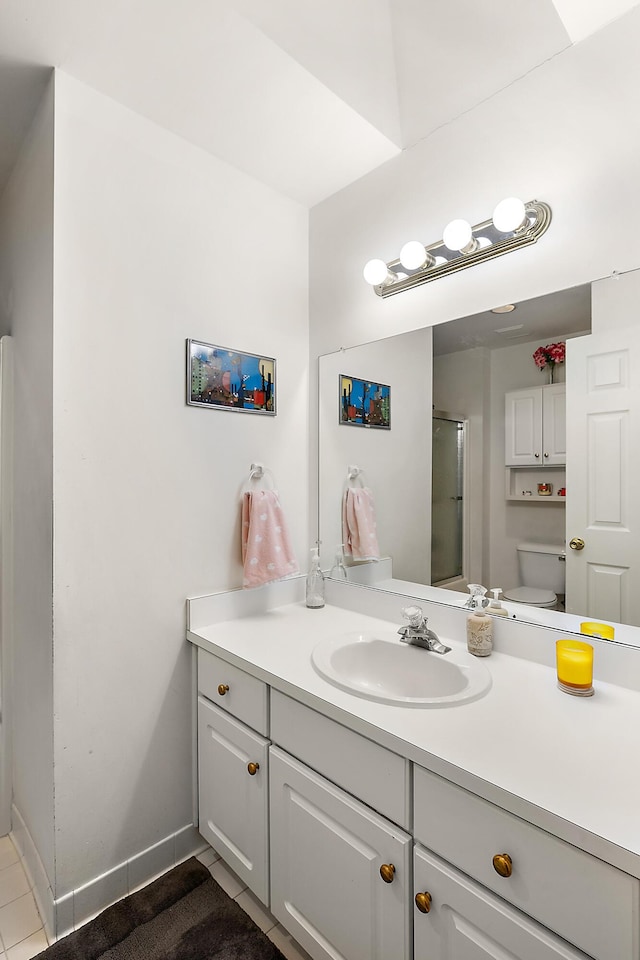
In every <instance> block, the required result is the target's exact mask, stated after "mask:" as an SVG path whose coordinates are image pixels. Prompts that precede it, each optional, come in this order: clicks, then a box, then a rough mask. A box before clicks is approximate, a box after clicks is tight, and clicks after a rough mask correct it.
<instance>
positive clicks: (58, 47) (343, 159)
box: [0, 0, 639, 206]
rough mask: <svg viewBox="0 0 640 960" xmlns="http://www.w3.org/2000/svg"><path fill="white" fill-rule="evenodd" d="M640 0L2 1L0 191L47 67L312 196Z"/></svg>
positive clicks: (275, 184)
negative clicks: (59, 70) (489, 0)
mask: <svg viewBox="0 0 640 960" xmlns="http://www.w3.org/2000/svg"><path fill="white" fill-rule="evenodd" d="M638 2H639V0H517V2H515V3H514V0H491V3H478V0H440V2H438V3H436V2H435V0H181V2H180V3H176V2H175V0H110V2H109V3H108V4H105V3H104V2H98V0H0V190H1V189H2V187H3V186H4V183H5V182H6V179H7V176H8V174H9V172H10V170H11V168H12V165H13V163H14V162H15V158H16V155H17V151H18V150H19V147H20V144H21V142H22V139H23V137H24V135H25V132H26V130H27V129H28V126H29V123H30V121H31V119H32V117H33V115H34V112H35V109H36V106H37V104H38V102H39V99H40V97H41V96H42V93H43V91H44V88H45V86H46V83H47V80H48V77H49V75H50V71H51V68H52V67H56V68H59V69H61V70H63V71H65V72H66V73H69V74H70V75H72V76H73V77H75V78H76V79H78V80H80V81H82V82H84V83H86V84H88V85H89V86H91V87H93V88H95V89H96V90H98V91H100V92H101V93H103V94H105V95H106V96H109V97H111V98H113V99H114V100H117V101H119V102H120V103H122V104H123V105H125V106H126V107H129V108H131V109H132V110H135V111H136V112H138V113H140V114H142V115H143V116H145V117H147V118H148V119H150V120H152V121H154V122H156V123H158V124H159V125H161V126H163V127H165V128H167V129H169V130H171V131H173V132H174V133H176V134H178V135H179V136H181V137H184V138H185V139H186V140H188V141H190V142H192V143H194V144H196V145H197V146H199V147H201V148H202V149H204V150H206V151H208V152H209V153H211V154H213V155H215V156H216V157H218V158H220V159H222V160H224V161H226V162H228V163H230V164H232V165H233V166H234V167H236V168H238V169H240V170H243V171H244V172H246V173H247V174H249V175H251V176H253V177H255V178H256V179H258V180H260V181H262V182H263V183H265V184H267V185H268V186H270V187H272V188H273V189H275V190H277V191H278V192H279V193H282V194H284V195H285V196H288V197H291V198H292V199H294V200H296V201H298V202H300V203H302V204H304V205H305V206H313V205H314V204H316V203H318V202H319V201H321V200H323V199H324V198H325V197H327V196H330V195H331V194H333V193H335V192H337V191H338V190H340V189H342V188H343V187H345V186H346V185H348V184H349V183H351V182H353V181H354V180H356V179H358V178H359V177H361V176H363V175H364V174H366V173H367V172H369V171H370V170H372V169H374V168H375V167H377V166H379V165H380V164H382V163H384V162H385V161H386V160H388V159H390V158H391V157H393V156H396V155H397V154H398V153H399V152H400V151H401V150H402V149H404V148H407V147H409V146H411V145H412V144H414V143H416V142H417V141H419V140H422V139H424V138H425V137H428V136H429V134H430V133H431V132H432V131H434V130H435V129H436V128H438V127H439V126H441V125H443V124H446V123H449V122H451V120H453V119H454V118H456V117H457V116H459V115H460V114H462V113H464V112H466V111H468V110H471V109H472V108H473V107H474V106H475V105H477V104H478V103H480V102H481V101H483V100H486V99H487V98H489V97H491V96H493V95H495V94H496V93H497V92H498V91H499V90H501V89H503V88H504V87H506V86H508V85H509V84H511V83H513V82H514V81H515V80H516V79H518V77H521V76H523V75H524V74H526V73H528V72H530V71H531V70H533V69H535V68H536V67H537V66H538V65H539V64H542V63H543V62H544V61H546V60H548V59H550V58H552V57H554V56H558V55H560V54H561V53H562V51H563V50H566V49H567V48H568V47H570V46H571V45H572V44H573V43H577V42H580V40H582V39H583V38H585V37H586V36H589V35H590V34H591V33H593V32H595V31H596V30H598V29H600V28H601V27H603V26H604V25H605V24H606V23H608V22H611V21H612V20H614V19H616V18H618V17H619V16H621V15H622V14H624V13H625V12H627V10H629V9H630V8H631V7H634V6H636V5H637V4H638Z"/></svg>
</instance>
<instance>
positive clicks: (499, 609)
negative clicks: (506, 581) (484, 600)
mask: <svg viewBox="0 0 640 960" xmlns="http://www.w3.org/2000/svg"><path fill="white" fill-rule="evenodd" d="M491 593H492V594H493V600H489V606H488V607H487V613H490V614H492V616H494V617H508V616H509V611H508V610H505V608H504V607H503V606H502V604H501V603H500V600H499V599H498V598H499V597H500V594H501V593H502V587H492V588H491Z"/></svg>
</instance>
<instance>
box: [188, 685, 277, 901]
mask: <svg viewBox="0 0 640 960" xmlns="http://www.w3.org/2000/svg"><path fill="white" fill-rule="evenodd" d="M268 748H269V741H268V740H265V739H264V737H260V736H258V734H257V733H254V732H253V731H252V730H250V729H249V728H248V727H245V725H244V724H243V723H240V722H239V721H238V720H236V719H234V718H233V717H230V716H229V715H228V714H226V713H224V712H223V711H222V710H219V709H218V707H214V706H213V704H211V703H209V701H208V700H206V699H205V698H204V697H198V808H199V830H200V833H201V834H202V836H203V837H204V838H205V840H207V842H208V843H210V844H211V846H212V847H214V848H215V849H216V850H217V851H218V853H219V854H220V855H221V856H222V857H223V858H224V860H225V861H226V862H227V863H228V864H229V866H230V867H231V868H232V869H233V870H235V872H236V873H237V874H238V876H239V877H241V878H242V879H243V880H244V881H245V883H246V884H247V886H248V887H249V888H250V889H251V890H253V892H254V893H255V894H256V896H257V897H259V898H260V900H262V902H263V903H265V904H267V905H268V903H269V870H268V864H269V833H268V797H269V784H268V775H267V774H268V763H269V749H268ZM249 764H257V765H258V766H257V769H256V770H255V771H254V772H253V773H250V772H249ZM251 769H252V770H253V767H251Z"/></svg>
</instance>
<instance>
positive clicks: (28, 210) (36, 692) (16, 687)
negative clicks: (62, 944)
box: [0, 85, 54, 884]
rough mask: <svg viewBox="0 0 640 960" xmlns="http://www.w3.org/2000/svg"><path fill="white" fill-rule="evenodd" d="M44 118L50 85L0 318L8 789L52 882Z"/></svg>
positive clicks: (1, 209)
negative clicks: (10, 429)
mask: <svg viewBox="0 0 640 960" xmlns="http://www.w3.org/2000/svg"><path fill="white" fill-rule="evenodd" d="M53 122H54V121H53V85H51V87H50V88H49V89H48V90H47V93H46V95H45V97H44V99H43V101H42V103H41V105H40V108H39V110H38V112H37V114H36V117H35V119H34V121H33V124H32V127H31V130H30V132H29V134H28V136H27V139H26V141H25V143H24V145H23V148H22V151H21V154H20V157H19V159H18V162H17V164H16V166H15V168H14V171H13V173H12V176H11V179H10V181H9V183H8V185H7V187H6V189H5V191H4V193H3V196H2V198H1V200H0V315H1V318H2V319H1V324H2V330H3V332H10V333H11V334H12V336H13V341H14V342H13V346H14V360H15V369H14V389H15V394H14V396H15V404H14V408H15V436H14V491H15V496H14V508H13V524H14V544H15V549H14V588H15V589H14V609H13V615H14V625H13V629H14V643H13V682H12V693H13V723H12V727H13V755H14V771H13V793H14V803H15V805H16V806H17V808H18V809H19V811H20V813H21V815H22V818H23V820H24V822H25V824H26V826H27V828H28V830H29V832H30V834H31V836H32V838H33V840H34V842H35V844H36V847H37V849H38V852H39V854H40V858H41V860H42V864H43V866H44V869H45V871H46V874H47V876H48V879H49V882H51V883H52V884H53V880H54V834H53V697H52V675H53V674H52V654H53V650H52V504H51V500H52V469H53V465H52V433H53V413H52V389H53V387H52V365H51V355H52V317H53ZM3 712H4V704H3Z"/></svg>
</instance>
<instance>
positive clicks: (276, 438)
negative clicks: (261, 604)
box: [53, 73, 308, 896]
mask: <svg viewBox="0 0 640 960" xmlns="http://www.w3.org/2000/svg"><path fill="white" fill-rule="evenodd" d="M55 161H56V194H55V202H56V222H55V263H56V287H55V317H54V326H55V337H54V353H53V365H54V424H53V428H54V444H55V458H54V463H55V470H54V498H55V500H54V502H55V717H56V723H55V760H56V871H57V880H56V893H57V895H58V896H61V895H63V894H65V893H66V892H67V891H68V890H70V889H72V888H76V887H78V886H79V885H80V884H82V883H83V882H85V881H87V880H89V879H90V878H92V877H95V876H96V875H97V874H99V873H101V872H103V871H105V870H107V869H109V868H110V867H112V866H113V865H114V864H117V863H119V862H120V861H122V860H124V859H126V858H127V857H131V856H132V855H133V854H134V853H136V852H137V851H139V850H142V849H143V848H145V847H147V846H149V845H150V844H152V843H154V842H156V841H158V840H160V839H161V838H163V837H165V836H167V835H169V834H171V833H172V832H174V831H176V830H178V829H180V828H181V827H183V826H184V825H185V824H188V823H190V822H191V819H192V791H191V787H192V767H191V756H192V749H191V738H192V730H191V668H190V650H189V649H188V645H187V643H186V642H185V636H184V633H185V598H186V597H187V595H194V594H198V593H200V592H210V591H215V590H219V589H225V588H230V587H237V586H239V585H240V584H241V565H240V524H239V493H240V489H241V487H242V484H243V482H244V481H245V479H246V477H247V475H248V471H249V465H250V463H251V462H252V461H254V460H260V461H262V462H264V463H265V465H267V466H268V467H270V468H271V469H272V471H273V473H274V475H275V477H276V480H277V482H278V486H279V489H280V492H281V499H282V504H283V508H284V510H285V513H286V515H287V517H288V520H289V525H290V527H291V532H292V535H293V541H294V545H295V549H296V552H297V554H298V558H299V560H300V562H301V563H304V561H305V554H306V539H307V538H306V530H305V525H306V520H307V511H308V467H307V460H308V444H307V422H308V371H307V358H308V323H307V258H308V249H307V214H306V211H304V210H303V209H302V208H301V207H299V206H297V205H296V204H295V203H293V202H291V201H288V200H285V199H283V198H282V197H280V196H278V195H277V194H275V193H274V192H272V191H270V190H269V189H267V188H265V187H264V186H262V185H260V184H258V183H257V182H255V181H253V180H251V179H250V178H249V177H247V176H245V175H243V174H241V173H239V172H237V171H235V170H233V169H232V168H230V167H229V166H227V165H225V164H223V163H221V162H219V161H217V160H215V159H214V158H212V157H211V156H208V155H206V154H205V153H203V152H202V151H199V150H198V149H196V148H194V147H192V146H191V145H189V144H187V143H186V142H184V141H182V140H180V139H179V138H177V137H175V136H173V135H171V134H169V133H167V132H166V131H164V130H162V129H160V128H159V127H157V126H155V125H154V124H152V123H150V122H147V121H145V120H143V119H141V118H140V117H139V116H137V115H135V114H134V113H132V112H130V111H127V110H126V109H124V108H122V107H121V106H119V105H117V104H116V103H115V102H113V101H110V100H108V99H106V98H105V97H103V96H100V95H98V94H97V93H95V92H94V91H92V90H91V89H89V88H87V87H85V86H83V85H82V84H80V83H78V82H76V81H75V80H73V79H71V78H70V77H68V76H65V75H64V74H61V73H58V74H57V81H56V154H55ZM247 250H249V251H250V253H249V256H247V255H246V254H247ZM187 337H194V338H196V339H201V340H204V341H207V342H212V343H218V344H220V345H222V346H226V347H231V348H236V349H240V350H245V351H249V352H256V353H264V354H267V355H270V356H274V357H276V358H277V361H278V415H277V417H273V418H265V417H259V416H251V415H249V414H239V413H231V412H226V411H220V410H215V409H212V410H209V409H199V408H193V407H188V406H186V404H185V340H186V338H187Z"/></svg>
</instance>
